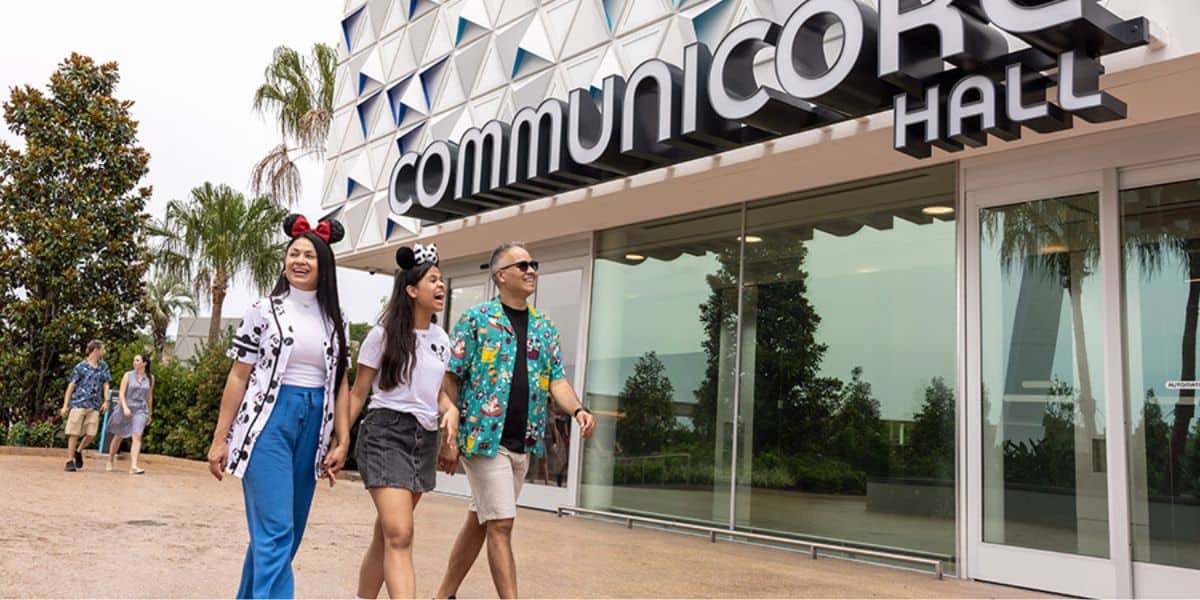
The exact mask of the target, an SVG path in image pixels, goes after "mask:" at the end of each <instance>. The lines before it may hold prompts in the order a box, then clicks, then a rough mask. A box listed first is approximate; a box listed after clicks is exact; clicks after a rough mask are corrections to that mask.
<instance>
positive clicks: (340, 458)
mask: <svg viewBox="0 0 1200 600" xmlns="http://www.w3.org/2000/svg"><path fill="white" fill-rule="evenodd" d="M346 454H347V450H346V445H345V444H338V445H336V446H334V447H333V448H330V449H329V454H326V455H325V463H324V470H325V477H326V478H328V479H329V487H333V486H334V485H335V484H336V483H337V474H338V473H340V472H341V471H342V468H343V467H345V466H346Z"/></svg>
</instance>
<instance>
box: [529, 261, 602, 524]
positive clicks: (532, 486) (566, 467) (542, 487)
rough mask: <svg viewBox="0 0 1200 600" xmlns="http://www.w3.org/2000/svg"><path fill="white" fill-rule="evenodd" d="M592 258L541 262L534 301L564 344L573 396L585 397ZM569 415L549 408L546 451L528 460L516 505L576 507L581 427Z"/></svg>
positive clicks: (564, 364)
mask: <svg viewBox="0 0 1200 600" xmlns="http://www.w3.org/2000/svg"><path fill="white" fill-rule="evenodd" d="M590 264H591V260H590V258H588V257H586V256H584V257H578V258H570V259H564V260H551V261H546V262H544V263H542V267H541V271H540V272H539V273H538V289H537V294H536V295H535V296H534V297H533V298H532V301H533V305H534V306H535V307H536V308H537V310H538V311H540V312H542V313H545V314H546V316H548V317H550V319H551V320H552V321H554V324H555V326H556V327H558V334H559V338H560V343H561V344H562V354H563V370H564V371H565V372H566V375H567V381H568V382H570V383H571V387H572V388H574V390H575V393H576V394H578V395H579V396H580V398H582V397H583V386H582V384H583V381H582V379H583V377H582V369H581V368H579V358H578V357H579V355H580V350H581V348H580V342H581V339H582V334H583V326H584V319H583V315H584V314H585V312H584V306H583V303H584V299H585V298H587V297H588V295H589V292H587V285H586V282H587V281H589V280H590V277H589V274H590V273H589V269H590ZM574 423H575V421H574V419H572V418H571V415H568V414H563V413H562V412H561V411H559V410H558V406H557V405H556V404H555V403H554V402H551V403H550V407H549V410H548V413H547V420H546V431H545V433H544V435H543V438H542V442H543V443H544V444H545V448H546V452H545V454H544V455H543V456H540V457H537V456H535V457H530V461H529V471H528V472H527V473H526V474H525V487H524V488H522V490H521V497H520V498H519V499H518V504H520V505H521V506H529V507H533V508H541V509H545V510H554V509H556V508H558V507H559V506H573V505H574V504H575V489H576V487H577V486H578V479H579V477H578V471H579V465H578V463H579V460H578V457H577V455H578V454H579V453H578V452H576V451H575V449H576V448H578V447H579V428H578V427H576V426H575V425H574Z"/></svg>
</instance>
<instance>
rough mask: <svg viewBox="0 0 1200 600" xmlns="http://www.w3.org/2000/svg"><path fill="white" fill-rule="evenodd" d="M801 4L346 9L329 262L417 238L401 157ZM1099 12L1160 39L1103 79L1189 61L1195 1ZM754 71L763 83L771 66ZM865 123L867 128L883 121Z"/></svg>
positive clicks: (509, 3)
mask: <svg viewBox="0 0 1200 600" xmlns="http://www.w3.org/2000/svg"><path fill="white" fill-rule="evenodd" d="M800 2H801V0H551V1H545V2H538V1H535V0H366V1H365V2H364V1H363V0H350V1H348V2H347V3H346V9H345V13H344V15H345V16H344V19H343V21H342V23H341V24H340V25H341V27H340V29H341V32H342V33H343V35H342V36H341V39H340V41H339V44H338V49H339V56H340V60H341V63H340V65H339V68H338V75H337V84H336V90H335V107H336V108H335V112H334V118H333V125H332V127H331V131H330V136H329V139H328V141H327V157H328V158H327V163H326V168H325V178H324V187H323V195H322V206H323V207H324V208H326V209H327V210H328V211H331V212H332V211H336V212H337V213H338V217H339V218H340V219H341V220H342V221H343V223H344V224H345V225H346V227H347V231H348V235H347V238H346V240H345V241H343V242H342V243H341V244H339V247H338V248H337V250H338V251H339V254H340V255H341V254H345V255H347V256H351V255H353V254H360V253H362V252H365V251H369V250H371V249H375V248H379V247H381V246H384V245H385V244H386V243H387V242H388V241H393V240H400V239H407V238H411V237H413V236H414V235H415V234H416V233H417V232H418V230H419V226H418V225H417V223H416V221H414V220H413V219H408V218H404V217H396V216H394V215H391V214H390V211H389V209H388V204H387V192H386V183H387V180H388V177H389V175H390V171H391V166H392V165H393V164H394V163H395V161H396V160H397V159H398V158H399V157H400V155H401V152H402V150H403V151H420V150H422V149H424V148H425V146H426V145H428V144H429V143H430V142H432V141H434V140H437V139H457V138H458V136H459V135H461V133H462V132H464V131H466V130H467V129H469V128H471V127H477V126H482V125H483V124H485V123H486V122H487V121H489V120H492V119H497V118H499V119H508V118H511V117H512V115H513V114H514V113H515V112H516V111H517V110H519V109H520V108H523V107H526V106H531V105H536V104H537V103H539V102H541V101H542V100H543V99H546V98H558V99H561V100H564V101H565V100H566V99H567V93H568V92H569V91H570V90H572V89H575V88H588V87H591V86H599V85H600V83H601V82H602V80H603V78H604V77H606V76H608V75H610V74H621V75H626V76H627V75H629V74H630V73H631V72H632V71H633V69H634V68H636V67H637V65H639V64H641V63H642V62H644V61H646V60H648V59H651V58H662V59H664V60H666V61H668V62H671V63H674V64H680V63H681V62H682V51H683V48H684V47H685V46H686V45H687V44H690V43H692V42H694V41H697V40H698V41H702V42H705V43H707V44H708V45H709V47H710V48H715V47H716V45H717V43H718V42H719V41H720V39H721V38H722V37H723V36H724V34H725V33H727V32H728V31H729V30H731V29H732V28H733V27H735V26H737V25H738V24H740V23H742V22H745V21H747V20H749V19H753V18H768V19H773V20H775V21H777V22H782V21H784V20H785V19H786V17H787V15H788V14H790V12H791V11H792V10H793V9H794V7H795V6H797V5H798V4H799V3H800ZM870 2H871V3H872V4H874V3H875V0H870ZM1101 3H1102V4H1104V5H1105V6H1107V7H1108V8H1110V9H1111V10H1113V11H1114V12H1115V13H1116V14H1118V15H1120V16H1122V17H1125V18H1132V17H1135V16H1139V15H1140V16H1146V17H1147V18H1149V19H1150V20H1151V21H1152V22H1153V23H1154V29H1153V33H1154V34H1155V35H1156V36H1157V37H1158V38H1159V40H1160V41H1161V42H1165V44H1162V43H1160V44H1155V45H1154V46H1152V47H1151V48H1141V49H1135V50H1131V51H1128V52H1125V53H1122V54H1119V55H1114V56H1111V57H1108V58H1106V59H1105V64H1106V66H1107V67H1108V69H1109V73H1115V72H1120V71H1125V70H1130V69H1136V68H1139V67H1142V66H1145V65H1148V64H1152V63H1158V62H1162V61H1167V60H1170V59H1174V58H1178V57H1181V56H1184V55H1188V54H1193V53H1197V52H1200V36H1195V35H1189V33H1190V31H1191V29H1192V28H1194V27H1197V26H1200V2H1197V1H1194V0H1101ZM410 9H411V13H410ZM1018 44H1019V42H1017V43H1014V44H1013V45H1014V47H1015V46H1017V45H1018ZM761 66H763V67H766V66H767V65H761ZM759 72H760V74H762V80H763V81H764V82H765V83H767V84H768V85H769V84H770V82H769V79H770V77H769V75H770V73H771V72H772V70H771V69H768V68H761V69H760V70H759ZM871 122H872V123H873V125H871V126H870V127H867V128H865V130H866V131H869V130H874V129H876V125H875V124H881V123H885V121H881V120H878V119H875V120H872V121H871ZM800 135H803V134H800Z"/></svg>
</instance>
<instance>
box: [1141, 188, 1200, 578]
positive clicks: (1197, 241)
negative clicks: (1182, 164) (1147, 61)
mask: <svg viewBox="0 0 1200 600" xmlns="http://www.w3.org/2000/svg"><path fill="white" fill-rule="evenodd" d="M1121 236H1122V241H1123V247H1124V249H1125V252H1124V264H1125V328H1126V329H1125V331H1126V340H1127V350H1126V374H1127V380H1128V384H1127V385H1128V390H1129V391H1128V398H1129V419H1130V430H1131V431H1130V433H1131V437H1130V449H1129V450H1130V452H1129V453H1130V457H1131V464H1130V472H1129V476H1130V482H1131V487H1132V492H1133V506H1132V508H1133V529H1132V531H1133V554H1134V559H1135V560H1139V561H1144V562H1154V563H1159V564H1165V565H1174V566H1179V567H1188V568H1193V569H1195V568H1200V420H1198V419H1197V418H1196V381H1197V379H1198V378H1197V373H1196V368H1197V341H1196V330H1197V307H1198V306H1200V180H1196V181H1187V182H1182V183H1173V184H1170V185H1160V186H1154V187H1147V188H1142V189H1136V190H1129V191H1126V192H1123V193H1122V194H1121Z"/></svg>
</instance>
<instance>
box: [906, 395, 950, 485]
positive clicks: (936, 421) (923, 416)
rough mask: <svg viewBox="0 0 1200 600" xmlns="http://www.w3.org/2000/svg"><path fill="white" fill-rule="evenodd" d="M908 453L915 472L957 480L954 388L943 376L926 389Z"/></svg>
mask: <svg viewBox="0 0 1200 600" xmlns="http://www.w3.org/2000/svg"><path fill="white" fill-rule="evenodd" d="M911 439H912V442H911V444H910V447H909V456H910V457H911V460H912V461H913V462H914V463H915V464H914V465H912V468H911V469H910V473H911V474H913V475H920V476H923V477H934V478H937V479H948V480H953V479H954V390H953V389H951V388H950V386H948V385H946V381H945V380H944V379H942V378H941V377H934V378H933V379H932V380H931V381H930V382H929V385H928V386H927V387H926V388H925V403H924V404H922V405H921V410H920V412H918V413H917V414H916V416H915V417H914V418H913V428H912V436H911Z"/></svg>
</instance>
